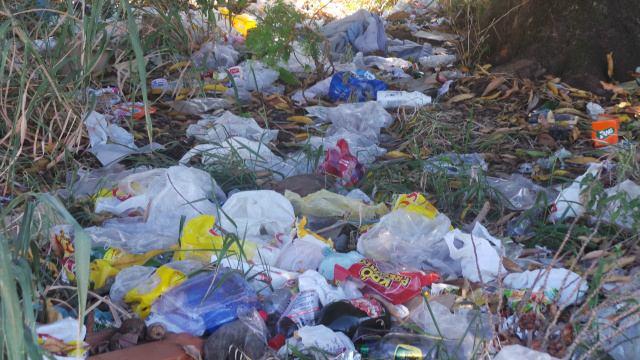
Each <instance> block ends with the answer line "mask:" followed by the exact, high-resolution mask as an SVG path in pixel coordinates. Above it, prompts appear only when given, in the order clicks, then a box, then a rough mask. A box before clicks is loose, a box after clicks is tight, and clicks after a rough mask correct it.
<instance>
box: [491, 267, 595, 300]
mask: <svg viewBox="0 0 640 360" xmlns="http://www.w3.org/2000/svg"><path fill="white" fill-rule="evenodd" d="M548 276H549V278H548V279H547V281H546V283H545V279H546V277H547V270H542V269H541V270H532V271H530V270H527V271H525V272H522V273H512V274H509V275H507V276H506V277H505V278H504V280H503V281H502V283H503V284H504V286H507V287H509V288H511V289H528V288H533V289H532V290H533V291H538V290H539V289H540V288H542V287H544V288H545V291H548V292H551V293H553V292H555V291H556V290H562V294H559V298H557V299H555V301H556V302H557V303H558V304H562V303H564V302H565V301H568V302H567V305H571V304H574V303H576V302H580V301H581V300H582V298H583V297H584V294H585V293H586V292H587V290H588V289H589V286H588V285H587V283H586V281H583V280H582V278H581V277H580V275H578V274H576V273H574V272H572V271H569V270H567V269H551V270H550V272H549V275H548ZM565 278H566V280H565ZM534 284H535V285H534ZM556 297H558V295H556ZM550 300H551V299H550Z"/></svg>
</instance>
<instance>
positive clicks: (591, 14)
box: [484, 0, 640, 95]
mask: <svg viewBox="0 0 640 360" xmlns="http://www.w3.org/2000/svg"><path fill="white" fill-rule="evenodd" d="M516 7H517V8H516ZM510 9H512V10H510ZM505 13H506V14H507V15H505V16H504V17H503V18H502V19H501V20H500V21H499V22H497V24H495V26H494V27H493V28H492V29H491V30H490V31H489V33H488V34H489V42H488V45H489V48H490V53H489V57H488V60H489V61H490V62H491V63H492V64H494V65H500V64H505V63H508V62H511V61H513V60H516V59H523V58H524V59H531V60H535V61H537V62H539V63H540V64H541V66H542V67H543V68H544V69H546V70H547V73H548V74H553V75H556V76H560V77H562V80H563V81H565V82H567V83H569V84H571V85H572V86H576V87H579V88H582V89H585V90H589V91H593V92H596V93H598V94H599V95H605V94H604V93H603V92H604V90H603V89H602V87H601V85H600V81H601V80H602V81H607V82H611V81H620V82H624V81H629V80H631V79H632V78H631V75H630V73H631V72H633V71H634V70H635V68H636V67H638V66H640V2H638V1H625V0H610V1H603V0H599V1H554V0H535V1H533V0H525V1H523V0H492V1H490V4H489V6H488V8H487V11H486V13H485V15H484V26H485V27H486V26H489V24H491V23H492V22H493V21H494V19H499V18H500V17H501V16H502V15H503V14H505ZM608 53H612V54H613V60H614V71H613V79H611V78H609V77H608V75H607V59H606V55H607V54H608Z"/></svg>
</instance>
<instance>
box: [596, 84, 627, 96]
mask: <svg viewBox="0 0 640 360" xmlns="http://www.w3.org/2000/svg"><path fill="white" fill-rule="evenodd" d="M600 84H601V85H602V87H603V88H604V89H605V90H609V91H613V93H614V94H616V95H629V92H628V91H627V90H625V89H623V88H621V87H620V86H616V85H613V84H607V83H606V82H604V81H600Z"/></svg>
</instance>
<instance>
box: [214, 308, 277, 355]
mask: <svg viewBox="0 0 640 360" xmlns="http://www.w3.org/2000/svg"><path fill="white" fill-rule="evenodd" d="M237 315H238V319H237V320H234V321H232V322H229V323H226V324H224V325H222V326H221V327H220V328H218V330H216V331H215V332H214V333H213V334H211V336H209V338H207V340H206V341H205V343H204V347H203V355H204V358H203V359H204V360H219V359H227V358H234V356H233V355H232V354H234V353H236V351H238V350H239V351H242V354H243V355H244V357H246V358H248V359H259V358H260V356H262V354H263V351H264V348H265V346H266V344H267V335H268V332H267V326H266V325H265V323H264V321H263V320H262V318H261V317H260V315H258V312H257V311H256V310H255V309H253V308H250V309H249V308H246V307H245V306H240V307H238V313H237Z"/></svg>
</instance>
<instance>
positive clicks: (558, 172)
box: [552, 170, 571, 176]
mask: <svg viewBox="0 0 640 360" xmlns="http://www.w3.org/2000/svg"><path fill="white" fill-rule="evenodd" d="M569 174H571V173H570V172H568V171H567V170H555V171H554V172H553V174H552V175H553V176H567V175H569Z"/></svg>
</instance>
